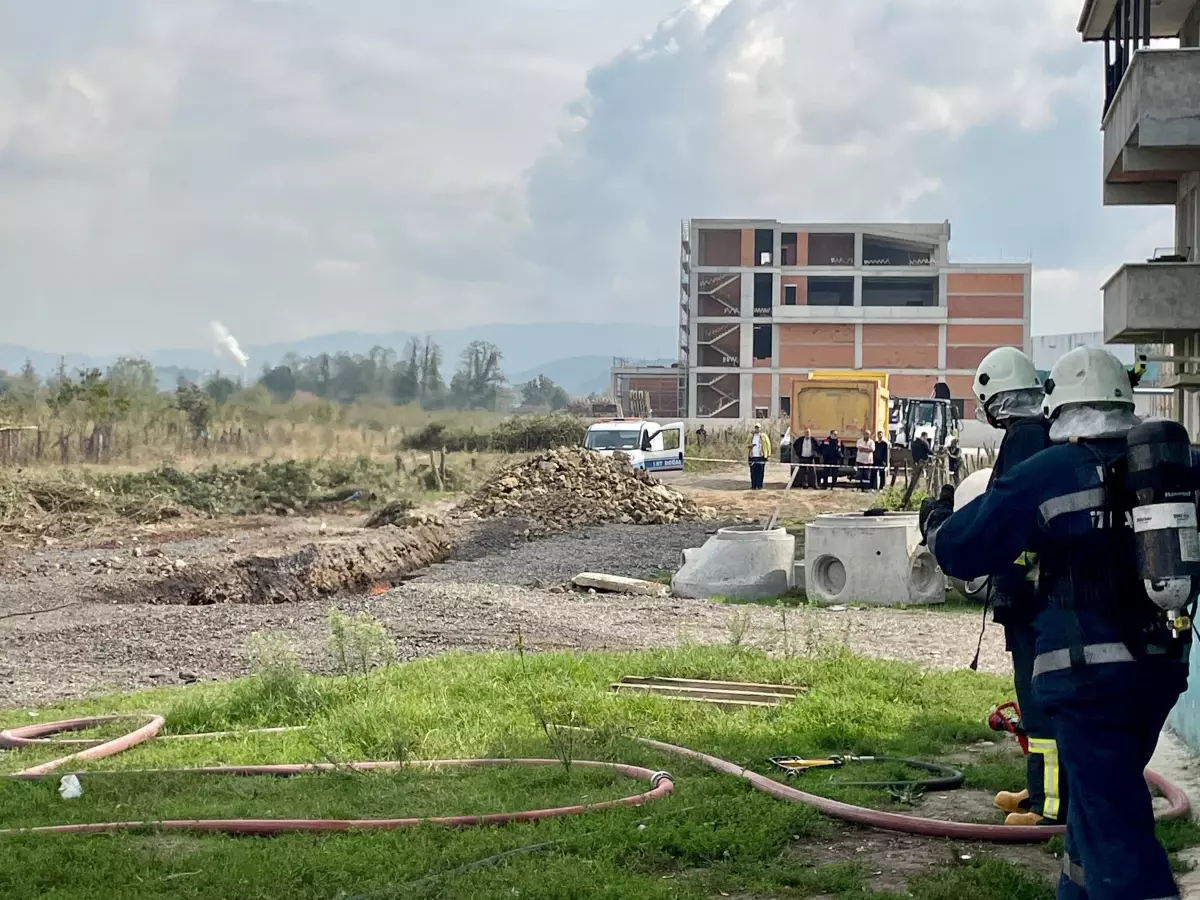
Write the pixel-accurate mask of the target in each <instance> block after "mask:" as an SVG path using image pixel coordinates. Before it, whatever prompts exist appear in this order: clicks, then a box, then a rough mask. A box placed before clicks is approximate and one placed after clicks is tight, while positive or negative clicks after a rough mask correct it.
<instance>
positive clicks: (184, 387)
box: [175, 384, 213, 438]
mask: <svg viewBox="0 0 1200 900" xmlns="http://www.w3.org/2000/svg"><path fill="white" fill-rule="evenodd" d="M175 408H176V409H178V410H180V411H182V412H184V413H187V417H188V424H189V425H191V426H192V435H193V437H196V438H199V437H203V436H204V435H205V434H206V433H207V432H208V429H209V427H211V425H212V419H213V403H212V400H211V398H210V397H209V396H208V394H206V393H204V391H202V390H201V389H200V387H199V385H195V384H181V385H180V386H179V387H178V388H176V389H175Z"/></svg>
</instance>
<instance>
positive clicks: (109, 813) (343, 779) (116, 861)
mask: <svg viewBox="0 0 1200 900" xmlns="http://www.w3.org/2000/svg"><path fill="white" fill-rule="evenodd" d="M262 672H263V674H262V675H260V676H256V677H252V678H249V679H244V680H241V681H238V682H233V683H229V684H221V685H204V686H195V687H191V688H182V689H173V690H163V691H156V692H150V693H143V694H137V695H132V696H122V697H116V698H104V699H98V700H94V701H87V702H81V703H73V704H69V705H67V706H65V707H63V708H60V709H48V710H41V711H38V715H37V718H38V719H39V720H43V721H44V720H48V719H51V718H59V717H65V716H68V715H72V716H73V715H80V714H88V713H99V712H111V711H124V712H133V711H161V712H163V713H164V714H165V715H166V717H167V728H166V730H165V733H187V732H196V731H206V730H223V729H229V728H247V727H253V726H262V725H288V724H298V723H303V724H307V725H309V729H308V730H307V731H303V732H290V733H286V734H280V735H270V736H267V735H260V736H239V737H235V738H228V739H222V740H214V741H157V742H151V743H149V744H146V745H144V746H142V747H139V748H136V749H134V750H132V751H130V752H128V753H125V754H122V755H120V756H117V757H115V758H112V759H110V760H102V761H98V762H95V763H85V764H82V765H81V766H80V768H81V770H82V774H81V780H82V782H83V786H84V795H83V797H82V798H80V799H78V800H74V801H63V800H61V799H60V798H59V796H58V794H57V792H56V787H57V779H50V780H47V781H42V782H11V781H0V823H4V824H5V825H10V826H11V825H16V826H26V825H36V824H51V823H61V822H81V821H97V820H111V819H123V820H127V819H135V820H142V819H145V818H161V817H172V816H178V817H189V816H213V817H217V816H220V817H226V816H255V817H282V816H306V817H307V816H322V817H355V816H372V815H377V816H384V815H387V816H409V815H433V814H455V813H468V812H494V811H501V810H515V809H525V808H531V807H541V806H550V805H560V804H570V803H576V802H583V801H596V800H604V799H610V798H614V797H618V796H622V795H624V794H627V793H632V792H634V791H635V790H641V789H642V788H641V787H640V786H638V785H635V784H634V783H633V782H630V781H628V780H626V779H624V778H621V777H619V776H615V775H613V774H611V773H608V772H595V771H587V770H584V769H581V768H579V767H574V766H573V767H571V768H570V769H569V770H568V769H566V768H564V767H563V766H561V765H559V766H554V767H548V768H545V769H539V770H527V769H518V768H512V769H509V768H505V769H499V770H489V771H460V770H443V771H438V772H428V771H424V770H421V769H418V768H414V767H410V768H406V769H404V770H402V771H401V772H399V773H395V774H373V775H362V774H357V773H350V772H348V771H337V772H334V773H330V774H325V775H318V776H312V777H304V778H297V779H286V780H285V779H271V778H241V779H234V778H216V777H209V778H201V777H198V776H193V775H185V774H178V773H176V774H171V773H161V774H138V773H123V774H115V775H91V776H89V775H88V774H87V772H88V770H90V769H97V768H103V769H115V770H126V769H145V768H163V767H170V766H176V767H178V766H189V765H202V764H218V763H252V762H326V761H331V760H332V761H335V762H345V761H351V760H362V759H402V760H416V759H431V758H450V757H477V756H489V757H497V756H504V757H508V756H540V757H553V756H564V755H565V756H566V757H567V758H568V759H571V758H574V759H585V758H590V759H600V760H610V761H621V762H628V763H635V764H640V765H644V766H646V767H648V768H651V769H659V768H665V769H668V770H669V771H671V772H672V773H673V774H674V775H675V777H676V783H677V789H676V792H675V794H674V795H673V796H672V797H669V798H667V799H666V800H664V801H660V802H657V803H653V804H650V805H648V806H645V807H642V808H637V809H623V810H618V811H613V812H606V813H595V814H588V815H583V816H578V817H572V818H568V819H561V820H557V821H548V822H542V823H538V824H533V825H515V826H508V827H505V828H492V829H463V830H459V831H447V830H444V829H440V828H436V827H424V828H419V829H415V830H407V831H400V832H390V833H384V832H364V833H357V834H341V835H338V834H331V835H325V836H309V835H291V836H281V837H275V838H229V837H221V836H204V837H200V836H192V835H184V834H168V833H154V832H148V833H139V834H119V835H112V836H103V837H90V838H77V837H34V836H19V837H3V838H0V897H14V898H17V897H20V898H26V897H28V898H42V900H67V898H71V900H75V898H79V900H83V898H87V900H118V898H126V897H138V898H139V900H154V898H164V900H165V898H172V900H174V898H189V900H218V898H221V900H224V898H233V897H237V898H270V900H277V898H289V900H291V898H298V900H306V898H314V900H315V898H320V900H334V898H337V897H342V898H348V897H351V896H354V895H357V894H360V893H364V892H371V891H381V892H382V893H380V894H379V895H378V896H380V897H404V898H407V897H413V896H437V897H444V898H474V897H510V896H513V897H515V896H519V897H521V898H526V900H528V898H547V900H549V898H614V900H615V898H622V900H650V898H664V900H665V898H673V900H674V898H684V900H690V898H711V897H716V896H719V895H720V893H721V892H722V891H724V892H725V893H728V894H738V893H742V894H745V892H747V891H753V892H755V893H756V894H758V895H761V896H787V897H806V896H815V895H818V894H822V895H825V896H828V897H837V898H841V900H871V898H872V897H880V896H884V895H878V894H872V893H870V892H869V891H867V890H866V889H865V888H864V884H865V881H864V879H865V878H867V877H868V876H869V874H870V873H869V872H866V871H865V870H864V869H862V867H859V866H855V865H852V864H838V865H827V866H823V867H818V868H813V867H805V866H802V865H800V864H798V863H796V862H794V861H792V860H791V859H790V857H789V855H788V854H787V853H786V852H785V851H786V848H787V847H788V846H789V844H791V843H792V842H794V841H796V840H799V841H820V840H823V839H827V838H830V837H831V836H832V835H834V834H835V826H834V825H833V823H832V822H831V821H830V820H828V819H825V818H823V817H821V816H819V815H818V814H816V813H815V812H814V811H812V810H811V809H809V808H807V807H802V806H796V805H792V804H788V803H782V802H779V801H776V800H773V799H771V798H769V797H767V796H765V795H763V794H761V793H758V792H755V791H753V790H751V789H749V788H748V786H747V785H745V783H744V782H742V781H740V780H738V779H735V778H731V777H728V776H722V775H718V774H716V773H713V772H711V771H710V770H708V769H706V768H703V767H700V766H698V765H695V764H691V763H688V762H685V761H681V760H679V759H677V758H673V757H667V756H663V755H661V754H658V753H656V752H654V751H651V750H649V749H648V748H646V747H644V746H641V745H638V744H636V743H633V742H632V741H630V740H629V737H628V736H629V735H635V734H636V735H644V736H650V737H655V738H659V739H662V740H667V741H671V742H674V743H679V744H683V745H685V746H689V747H693V748H697V749H702V750H705V751H708V752H710V753H713V754H715V755H717V756H720V757H723V758H725V759H729V760H732V761H734V762H736V763H738V764H740V765H744V766H749V767H752V768H754V769H756V770H757V771H760V772H763V773H765V774H771V772H770V768H769V766H768V765H767V763H766V760H767V759H768V758H769V757H771V756H777V755H785V754H796V755H820V754H829V753H844V754H856V755H891V756H908V757H917V758H935V757H936V756H937V755H938V754H941V753H943V752H946V751H948V750H951V749H954V748H959V747H962V746H965V745H970V744H973V743H975V742H977V741H978V740H980V739H981V738H985V737H988V736H989V732H988V731H987V730H986V726H985V724H984V717H985V716H986V713H987V711H988V709H989V708H990V707H991V706H992V705H993V704H994V703H996V702H998V701H1001V700H1004V699H1007V698H1008V696H1009V694H1010V691H1011V688H1010V686H1009V685H1008V684H1007V683H1006V682H1005V681H1003V680H1001V679H998V678H994V677H989V676H985V675H979V674H975V673H971V672H927V671H924V670H921V669H919V668H917V667H915V666H910V665H904V664H899V663H891V662H883V661H876V660H867V659H862V658H859V657H854V656H851V655H849V654H848V653H845V652H842V651H836V650H828V649H824V650H819V651H818V652H816V653H815V654H814V655H813V656H810V657H806V658H800V659H784V658H771V657H769V656H767V655H766V654H763V653H760V652H757V651H751V650H743V649H738V648H732V647H725V648H719V647H703V648H702V647H686V648H683V649H678V650H669V651H661V652H652V653H638V654H628V655H616V654H570V653H554V654H545V655H536V656H525V657H524V658H522V657H520V656H518V655H517V654H512V653H506V654H484V655H473V656H468V655H450V656H444V657H439V658H437V659H432V660H424V661H418V662H412V663H407V664H403V665H398V666H392V667H389V668H387V669H383V670H377V671H375V672H373V673H371V674H369V675H367V676H363V677H357V678H316V677H311V676H307V675H302V674H298V673H295V672H293V671H291V670H289V669H288V668H287V666H286V665H272V664H270V662H269V661H268V662H267V663H266V664H265V665H264V666H263V668H262ZM625 674H642V675H660V676H674V677H696V678H721V679H733V680H744V681H757V682H789V683H797V684H804V685H806V686H808V687H809V688H810V690H809V692H808V693H807V694H806V695H804V696H803V698H802V699H800V700H799V701H797V702H796V703H794V704H790V705H787V706H784V707H780V708H778V709H769V710H762V709H754V710H745V711H734V712H729V711H725V712H721V711H717V710H714V709H711V708H708V707H705V706H702V705H696V704H689V703H681V702H674V701H668V700H663V699H659V698H654V697H637V696H625V695H620V696H618V695H615V694H612V693H610V692H609V691H608V690H607V686H608V685H609V684H610V683H611V682H612V681H614V680H616V679H617V678H618V677H620V676H621V675H625ZM531 698H536V705H538V706H539V707H540V708H541V710H542V711H543V714H544V715H545V716H546V718H547V719H548V720H550V721H566V720H574V721H577V722H579V723H581V724H585V725H587V726H590V727H591V728H594V729H596V732H595V733H594V734H592V735H590V736H586V737H583V736H578V737H575V738H573V740H575V741H577V742H578V743H577V745H575V746H572V747H563V746H561V745H560V746H559V747H557V748H555V749H553V750H552V748H551V747H549V746H548V741H547V737H546V735H545V734H544V733H543V731H542V729H540V728H539V726H538V724H537V722H536V721H535V717H534V715H533V714H532V712H531V709H532V707H533V705H535V702H534V701H533V700H532V699H531ZM30 721H32V719H31V718H30V716H29V714H28V713H27V712H25V711H21V710H12V711H8V712H3V713H0V724H4V725H11V724H24V723H28V722H30ZM111 730H112V729H111V728H110V729H108V732H107V733H111ZM52 755H57V754H55V753H53V751H49V750H46V749H43V748H39V749H36V750H30V749H26V750H21V751H15V752H10V753H8V754H7V755H6V756H5V757H4V758H3V761H2V767H3V770H4V771H9V772H11V771H15V770H18V769H20V768H23V767H25V766H28V765H31V764H33V763H35V762H37V761H40V760H44V759H47V758H50V757H51V756H52ZM884 771H887V772H890V771H891V770H890V769H887V768H886V767H878V766H867V765H863V766H856V767H855V768H854V769H847V770H843V771H842V772H839V773H836V777H837V778H840V779H847V780H862V779H868V778H873V777H877V776H878V775H879V773H880V772H884ZM966 771H967V775H968V779H969V783H970V784H973V785H977V786H982V787H986V788H987V789H989V790H992V789H1000V788H1008V789H1011V788H1014V787H1015V786H1016V785H1017V784H1018V783H1019V781H1020V778H1021V773H1020V770H1019V767H1018V766H1017V765H1015V764H1014V763H1013V762H1012V760H1011V758H1008V761H1007V762H1006V761H1005V758H1004V757H1002V756H1000V755H996V756H994V757H993V756H989V755H986V754H985V755H982V756H981V758H980V760H979V764H978V765H977V766H970V767H968V768H967V770H966ZM888 777H891V776H890V775H889V776H888ZM800 784H801V785H802V786H803V787H805V789H808V790H812V791H814V792H817V793H822V794H825V795H827V796H833V797H837V798H839V799H845V800H849V801H851V802H856V803H866V804H870V805H872V806H877V807H880V808H900V807H897V806H895V805H894V803H893V801H892V800H891V799H890V798H889V797H888V796H887V794H886V793H885V792H882V791H876V790H873V789H867V788H853V787H840V786H838V785H836V784H833V783H830V782H829V781H828V779H827V777H826V776H824V775H806V776H802V779H801V781H800ZM903 808H904V809H906V810H911V811H915V812H917V813H918V814H919V812H920V805H919V804H918V805H917V806H916V807H910V806H905V807H903ZM547 841H554V842H556V843H555V845H554V846H553V847H552V848H550V849H548V850H544V851H542V852H539V853H535V854H529V855H523V856H515V857H512V858H510V859H506V860H504V862H503V863H502V864H500V865H497V866H495V867H491V868H485V869H477V870H472V871H466V872H461V873H455V874H453V875H452V876H450V877H446V878H444V879H443V880H440V881H436V882H422V884H421V885H418V886H415V887H414V886H413V885H412V883H413V882H416V881H419V880H420V879H425V878H427V877H428V876H431V875H434V874H437V873H446V872H449V871H451V870H454V869H456V868H458V867H460V866H463V865H465V864H468V863H470V862H472V861H474V860H479V859H482V858H485V857H489V856H492V855H494V854H497V853H500V852H503V851H506V850H511V849H514V848H519V847H523V846H528V845H531V844H539V843H543V842H547ZM1177 841H1180V842H1187V841H1188V837H1187V836H1184V835H1180V836H1177ZM389 886H392V887H390V888H389ZM911 888H912V894H911V896H913V897H916V898H918V900H941V898H951V897H953V898H958V897H961V896H963V895H964V894H965V892H967V891H969V892H970V896H972V898H973V900H993V898H995V900H1001V898H1004V900H1012V898H1014V897H1015V898H1021V900H1048V898H1050V897H1052V895H1053V891H1052V889H1051V888H1050V886H1048V885H1044V884H1041V883H1035V882H1032V881H1030V879H1029V878H1028V877H1026V876H1023V875H1021V874H1020V873H1018V872H1017V871H1016V870H1015V869H1013V868H1012V867H1011V866H1009V865H1008V864H1006V863H1002V862H998V861H996V860H992V859H989V858H988V857H987V854H986V853H985V854H983V855H982V856H980V855H978V854H975V855H974V857H973V860H972V861H971V862H970V863H969V864H962V865H957V864H956V865H953V866H950V865H949V863H948V864H947V868H946V869H944V870H939V871H935V872H931V873H929V874H928V875H923V876H921V877H919V878H917V879H915V880H914V882H913V883H912V885H911Z"/></svg>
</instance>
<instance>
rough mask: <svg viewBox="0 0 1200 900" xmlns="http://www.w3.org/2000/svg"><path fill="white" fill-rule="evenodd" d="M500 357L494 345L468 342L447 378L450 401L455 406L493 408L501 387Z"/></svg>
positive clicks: (496, 404)
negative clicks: (457, 365)
mask: <svg viewBox="0 0 1200 900" xmlns="http://www.w3.org/2000/svg"><path fill="white" fill-rule="evenodd" d="M500 360H501V353H500V348H499V347H497V346H496V345H495V344H491V343H488V342H487V341H471V343H470V344H468V345H467V349H466V350H464V351H463V352H462V361H461V362H460V363H459V367H458V371H457V372H455V373H454V378H453V379H451V381H450V399H451V402H452V403H453V404H454V405H455V406H457V407H458V408H459V409H491V410H494V409H496V408H497V406H499V402H500V396H501V391H502V389H503V387H504V372H503V371H501V369H500Z"/></svg>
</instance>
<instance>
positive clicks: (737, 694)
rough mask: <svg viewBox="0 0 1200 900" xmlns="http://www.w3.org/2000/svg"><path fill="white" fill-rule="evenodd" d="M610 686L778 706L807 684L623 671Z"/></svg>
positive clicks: (636, 691) (661, 694)
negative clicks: (699, 677) (706, 679)
mask: <svg viewBox="0 0 1200 900" xmlns="http://www.w3.org/2000/svg"><path fill="white" fill-rule="evenodd" d="M609 690H610V691H616V692H619V693H625V694H653V695H654V696H656V697H663V698H665V699H667V700H692V701H697V702H700V703H711V704H713V705H714V706H778V705H779V704H781V703H783V702H785V701H788V700H795V699H796V698H797V697H799V696H800V695H801V694H803V693H805V692H806V691H807V690H808V688H806V687H800V686H798V685H792V684H749V683H745V682H740V681H704V680H701V679H697V678H653V677H649V676H643V675H626V676H625V677H623V678H622V679H621V680H620V681H618V682H616V683H615V684H611V685H609Z"/></svg>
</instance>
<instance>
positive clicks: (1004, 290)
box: [946, 272, 1025, 319]
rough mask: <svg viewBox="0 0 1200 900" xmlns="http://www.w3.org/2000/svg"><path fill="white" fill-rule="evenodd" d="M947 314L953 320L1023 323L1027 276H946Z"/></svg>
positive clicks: (980, 274) (984, 274)
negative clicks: (968, 319) (993, 320)
mask: <svg viewBox="0 0 1200 900" xmlns="http://www.w3.org/2000/svg"><path fill="white" fill-rule="evenodd" d="M946 312H947V313H948V314H949V316H950V318H951V319H962V318H971V319H1020V318H1022V317H1024V315H1025V276H1024V275H1022V274H1020V273H1000V272H996V273H987V272H951V273H950V274H948V275H947V276H946Z"/></svg>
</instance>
